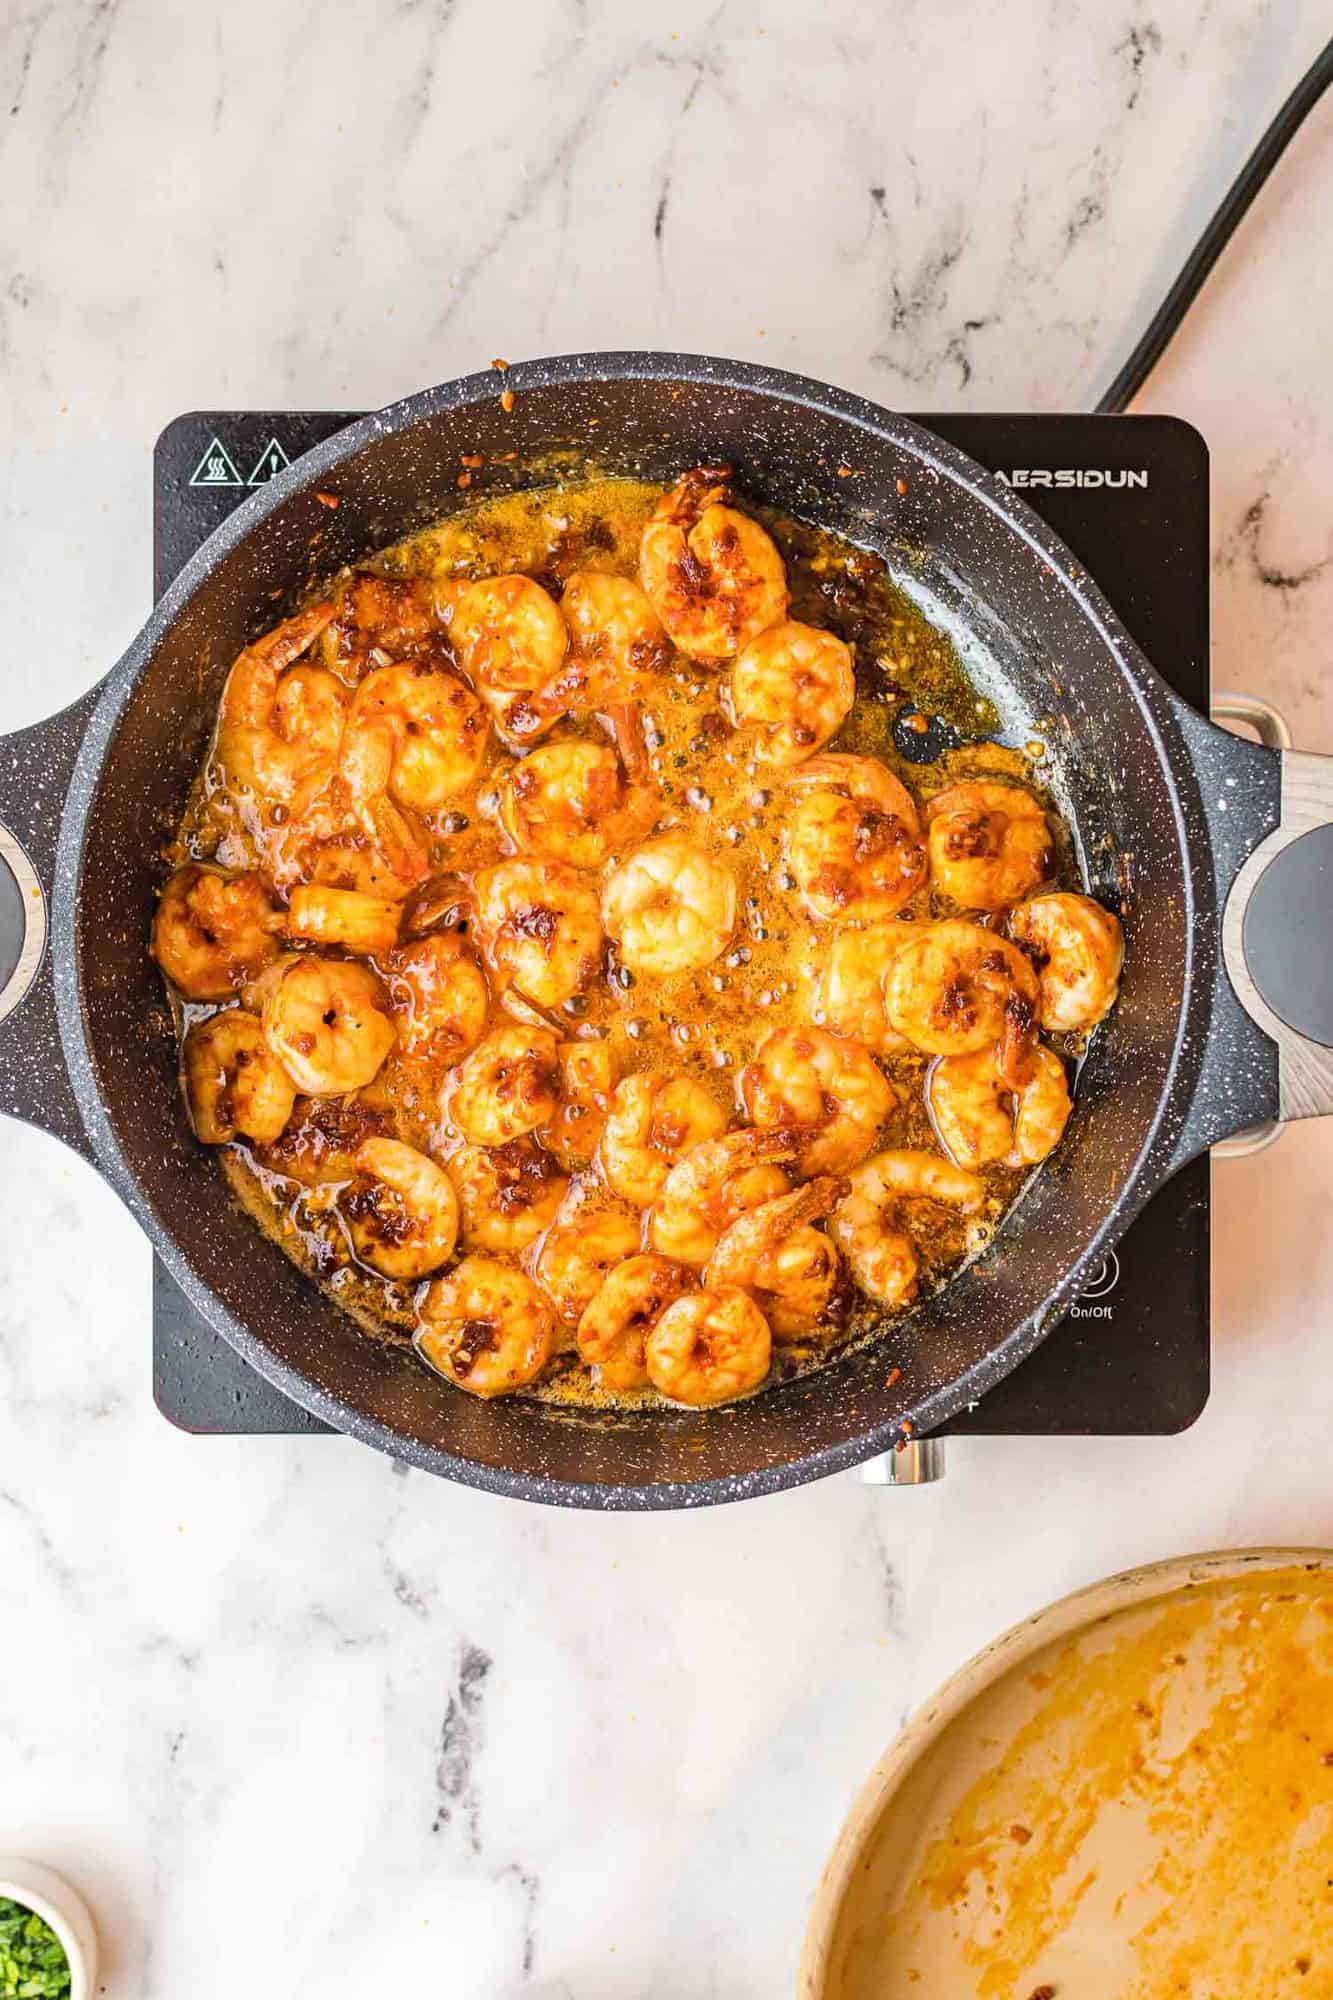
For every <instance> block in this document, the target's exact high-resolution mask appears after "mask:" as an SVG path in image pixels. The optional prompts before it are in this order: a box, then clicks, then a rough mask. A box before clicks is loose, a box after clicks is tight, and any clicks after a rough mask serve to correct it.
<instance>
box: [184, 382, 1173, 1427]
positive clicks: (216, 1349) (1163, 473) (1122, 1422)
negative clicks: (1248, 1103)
mask: <svg viewBox="0 0 1333 2000" xmlns="http://www.w3.org/2000/svg"><path fill="white" fill-rule="evenodd" d="M354 414H356V413H355V412H350V411H297V412H292V411H285V412H274V411H242V412H237V411H221V410H210V411H195V412H192V413H191V414H190V415H188V416H183V417H178V418H177V419H176V421H175V422H174V423H172V424H170V425H168V427H167V429H166V430H165V431H164V432H163V433H162V435H161V437H160V438H159V440H158V443H157V449H156V452H155V455H154V496H153V531H154V534H153V540H154V583H155V588H156V593H157V595H158V596H161V594H162V592H163V591H164V590H165V589H166V587H167V585H168V584H169V583H170V582H171V580H172V578H173V577H174V576H175V575H176V574H177V572H178V571H179V570H180V569H181V567H182V566H183V564H184V563H185V562H186V561H187V560H188V558H189V557H190V556H191V555H193V553H194V551H195V550H196V549H197V548H198V547H199V545H200V543H201V542H202V541H204V539H205V538H206V537H207V536H208V535H209V534H210V533H211V532H212V530H213V529H214V528H216V527H217V526H218V524H219V523H220V522H221V521H222V520H223V519H224V518H225V517H226V515H227V514H229V513H230V512H231V509H232V508H233V507H234V506H236V505H237V503H238V502H239V501H241V500H243V499H244V498H245V495H246V492H247V490H248V489H249V488H252V487H255V486H259V485H263V484H264V483H265V482H266V481H268V480H269V479H272V478H273V477H275V475H276V474H277V473H279V472H281V471H283V470H284V468H285V467H286V466H287V465H288V464H290V463H291V461H292V460H293V459H295V458H298V457H299V456H300V454H301V453H302V452H304V451H308V450H309V449H310V448H311V447H312V446H313V445H316V444H318V443H320V442H321V441H322V440H323V439H324V438H326V437H328V436H329V435H330V434H331V433H332V432H333V431H336V430H341V429H342V427H343V426H344V425H345V424H347V423H350V422H351V421H352V417H353V415H354ZM917 421H918V422H920V423H921V424H923V425H924V426H925V428H926V429H928V430H933V431H936V432H938V433H939V434H940V435H941V436H943V437H944V438H946V439H948V440H949V441H950V442H951V443H953V444H955V445H958V446H959V447H960V448H961V449H962V450H963V451H966V452H969V453H970V454H971V455H972V457H973V458H975V459H978V460H979V461H980V462H981V463H982V464H983V465H986V466H989V467H990V468H991V469H992V471H994V472H995V473H997V474H998V475H1002V476H1003V477H1004V478H1005V479H1006V480H1007V481H1008V482H1009V483H1010V485H1012V486H1013V487H1015V488H1017V489H1019V490H1021V491H1022V494H1023V497H1024V498H1025V499H1026V500H1027V501H1028V503H1029V504H1030V505H1031V506H1032V507H1033V508H1035V510H1036V511H1037V512H1038V513H1039V514H1041V515H1043V516H1044V517H1045V519H1046V520H1047V521H1048V522H1049V523H1050V525H1051V526H1052V528H1054V529H1055V531H1056V533H1057V534H1058V535H1060V536H1061V537H1062V538H1063V540H1064V541H1065V542H1067V543H1068V545H1069V547H1070V548H1071V549H1072V550H1073V552H1074V554H1075V555H1076V556H1077V557H1078V558H1079V559H1080V560H1081V561H1082V562H1085V563H1086V564H1087V567H1088V569H1089V571H1090V573H1091V574H1092V575H1093V576H1094V577H1096V579H1097V581H1098V583H1099V584H1100V585H1101V587H1102V589H1103V590H1104V591H1105V593H1106V595H1107V597H1108V598H1109V599H1110V601H1111V603H1112V604H1113V605H1114V606H1115V608H1116V610H1117V611H1118V612H1119V614H1120V616H1121V618H1122V619H1123V620H1124V622H1125V624H1126V625H1127V627H1128V628H1129V630H1130V632H1131V633H1132V634H1133V635H1134V637H1135V639H1137V641H1138V643H1139V644H1140V646H1142V648H1143V650H1144V652H1145V653H1146V654H1147V656H1148V658H1149V659H1150V660H1151V661H1152V662H1153V664H1154V666H1156V668H1157V669H1158V671H1159V672H1160V673H1161V674H1163V675H1164V676H1165V678H1166V679H1167V680H1168V681H1170V683H1171V685H1172V686H1173V687H1174V688H1176V689H1177V690H1178V691H1179V693H1180V694H1182V695H1183V696H1184V697H1185V699H1186V700H1187V701H1189V702H1192V703H1193V704H1194V706H1195V707H1196V708H1199V709H1203V710H1206V709H1207V708H1208V705H1209V699H1208V698H1209V679H1208V673H1209V669H1208V648H1209V598H1208V555H1209V551H1208V454H1207V450H1206V448H1205V446H1204V444H1203V441H1202V439H1201V438H1200V437H1199V436H1198V434H1197V433H1196V432H1194V431H1192V430H1191V429H1189V427H1188V426H1187V425H1184V424H1181V423H1177V422H1174V421H1172V420H1169V419H1165V420H1164V419H1155V418H1136V417H1118V416H1069V417H1064V416H928V417H921V418H918V419H917ZM1209 1205H1210V1167H1209V1161H1208V1159H1207V1157H1206V1156H1205V1157H1204V1158H1202V1159H1198V1160H1195V1161H1193V1162H1192V1163H1191V1164H1190V1165H1189V1166H1187V1167H1186V1168H1184V1169H1183V1171H1182V1172H1180V1173H1178V1174H1177V1175H1176V1177H1175V1178H1174V1180H1171V1181H1169V1182H1168V1183H1167V1185H1166V1186H1165V1187H1164V1188H1163V1189H1162V1191H1161V1193H1160V1194H1158V1195H1157V1196H1156V1198H1155V1199H1154V1200H1153V1201H1152V1202H1151V1203H1150V1204H1149V1206H1148V1207H1147V1208H1146V1209H1145V1210H1144V1212H1143V1214H1142V1215H1141V1216H1140V1217H1139V1219H1138V1220H1137V1222H1135V1224H1134V1226H1133V1227H1132V1228H1131V1229H1130V1230H1129V1232H1128V1234H1127V1235H1126V1236H1125V1237H1124V1239H1123V1240H1122V1242H1121V1244H1120V1246H1119V1249H1118V1250H1117V1251H1116V1252H1114V1253H1113V1254H1112V1255H1110V1256H1109V1257H1108V1258H1107V1259H1106V1262H1105V1264H1104V1265H1103V1267H1102V1268H1101V1269H1100V1270H1099V1271H1098V1272H1097V1273H1096V1274H1095V1275H1094V1277H1093V1279H1092V1281H1091V1282H1090V1284H1089V1285H1088V1287H1087V1289H1086V1290H1085V1291H1084V1293H1083V1295H1082V1297H1081V1298H1080V1300H1079V1301H1078V1303H1077V1304H1076V1305H1075V1306H1074V1307H1073V1309H1072V1311H1071V1313H1070V1316H1069V1317H1068V1319H1066V1320H1065V1321H1064V1323H1063V1324H1062V1325H1061V1326H1059V1327H1058V1328H1057V1329H1056V1330H1055V1332H1054V1333H1052V1335H1051V1336H1050V1338H1049V1339H1048V1340H1046V1341H1045V1343H1044V1344H1043V1345H1042V1346H1041V1347H1039V1348H1038V1349H1037V1351H1036V1353H1035V1354H1034V1355H1032V1357H1031V1358H1030V1359H1029V1360H1028V1361H1026V1362H1024V1363H1023V1365H1022V1366H1021V1367H1020V1368H1018V1369H1017V1370H1016V1371H1015V1372H1014V1373H1013V1374H1012V1375H1010V1376H1009V1377H1008V1379H1007V1380H1006V1381H1004V1382H1002V1383H1001V1384H1000V1385H999V1387H998V1388H996V1389H994V1390H992V1391H991V1393H990V1395H988V1396H987V1397H986V1399H985V1401H984V1402H982V1403H980V1404H978V1405H977V1406H976V1407H975V1408H974V1409H972V1410H970V1411H967V1412H965V1413H963V1414H962V1415H960V1416H959V1417H957V1418H955V1419H954V1421H953V1422H952V1423H950V1424H947V1425H945V1426H944V1431H943V1433H942V1434H949V1433H954V1434H957V1433H969V1434H973V1435H990V1436H1003V1435H1039V1434H1058V1433H1072V1434H1081V1435H1107V1436H1115V1435H1118V1434H1120V1435H1131V1434H1139V1435H1148V1434H1162V1435H1166V1434H1169V1433H1172V1432H1175V1431H1179V1430H1183V1429H1184V1428H1185V1427H1186V1426H1187V1425H1189V1424H1191V1423H1192V1422H1193V1421H1194V1419H1195V1418H1196V1417H1197V1416H1198V1415H1199V1413H1200V1411H1201V1410H1202V1408H1203V1406H1204V1403H1205V1401H1206V1400H1207V1396H1208V1381H1209V1358H1210V1318H1209V1313H1210V1298H1209V1290H1210V1288H1209V1234H1210V1221H1209ZM153 1391H154V1396H155V1398H156V1401H157V1405H158V1408H159V1409H160V1410H161V1411H162V1413H163V1415H164V1416H166V1417H168V1418H169V1419H170V1421H171V1422H172V1423H174V1424H177V1425H179V1426H180V1427H181V1428H182V1429H184V1430H188V1431H194V1432H217V1433H223V1432H230V1433H260V1432H305V1431H322V1430H325V1429H327V1426H326V1425H324V1424H321V1423H319V1422H318V1421H317V1420H316V1419H315V1418H313V1417H311V1416H308V1415H307V1414H306V1412H305V1411H304V1410H302V1409H300V1408H299V1407H298V1406H297V1405H296V1404H295V1403H292V1402H290V1401H288V1399H287V1398H286V1397H285V1396H282V1395H280V1394H279V1392H278V1391H277V1390H276V1389H273V1388H271V1387H270V1386H269V1384H268V1383H267V1382H265V1381H264V1380H263V1378H262V1377H261V1376H259V1375H257V1374H255V1373H254V1371H253V1370H252V1369H251V1368H250V1367H248V1366H247V1364H246V1363H245V1362H244V1361H242V1360H241V1359H240V1357H239V1356H238V1355H237V1354H235V1353H234V1352H233V1351H232V1349H231V1348H230V1347H229V1346H228V1345H227V1343H226V1342H225V1341H224V1340H222V1339H221V1338H220V1337H219V1335H217V1334H215V1333H214V1332H213V1331H212V1329H211V1328H210V1327H209V1326H208V1325H207V1324H206V1323H205V1322H204V1321H203V1320H202V1319H201V1318H200V1317H199V1316H198V1315H197V1314H196V1313H195V1311H194V1310H193V1308H192V1307H191V1306H190V1304H189V1303H188V1301H187V1300H186V1298H185V1296H184V1294H183V1293H182V1292H181V1291H180V1290H179V1289H178V1288H177V1286H176V1285H175V1283H174V1281H173V1280H172V1279H171V1277H170V1276H169V1275H168V1273H167V1272H166V1271H165V1270H164V1268H163V1267H162V1265H161V1264H159V1263H156V1262H155V1263H154V1270H153Z"/></svg>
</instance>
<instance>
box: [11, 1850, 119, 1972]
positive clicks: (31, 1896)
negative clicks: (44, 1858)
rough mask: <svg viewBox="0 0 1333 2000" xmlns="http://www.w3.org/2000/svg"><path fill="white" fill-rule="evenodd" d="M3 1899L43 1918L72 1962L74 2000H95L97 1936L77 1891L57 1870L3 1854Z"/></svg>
mask: <svg viewBox="0 0 1333 2000" xmlns="http://www.w3.org/2000/svg"><path fill="white" fill-rule="evenodd" d="M0 1896H8V1897H10V1898H11V1900H12V1901H14V1902H15V1903H22V1904H24V1905H25V1907H26V1908H27V1909H29V1910H32V1911H34V1912H35V1914H36V1915H37V1916H39V1917H43V1918H44V1919H45V1920H46V1922H47V1923H48V1924H50V1926H51V1928H52V1930H53V1931H54V1932H55V1934H56V1936H57V1937H58V1938H59V1939H60V1942H61V1944H62V1945H63V1946H64V1948H65V1956H66V1958H67V1959H68V1960H69V1974H70V2000H92V1996H93V1993H94V1991H95V1989H96V1985H97V1932H96V1930H95V1929H94V1927H93V1920H92V1917H91V1916H90V1914H89V1911H88V1905H87V1904H86V1903H85V1902H84V1900H83V1898H82V1896H81V1895H80V1894H79V1892H78V1890H77V1889H73V1888H71V1887H70V1885H69V1883H68V1882H67V1881H66V1880H65V1878H64V1876H63V1875H57V1874H56V1872H55V1869H54V1868H44V1867H43V1866H42V1864H41V1862H40V1861H24V1860H23V1859H22V1858H21V1856H19V1855H17V1854H0Z"/></svg>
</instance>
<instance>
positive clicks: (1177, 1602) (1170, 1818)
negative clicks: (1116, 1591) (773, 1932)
mask: <svg viewBox="0 0 1333 2000" xmlns="http://www.w3.org/2000/svg"><path fill="white" fill-rule="evenodd" d="M827 1991H828V1994H829V1996H830V2000H832V1996H835V1995H836V2000H870V1996H872V1995H873V1996H875V2000H890V1996H893V2000H898V1996H906V1995H918V1996H922V2000H924V1996H930V2000H943V1996H948V2000H955V1996H958V2000H962V1996H968V2000H973V1996H975V2000H1035V1996H1037V1995H1040V1996H1041V2000H1178V1996H1188V2000H1270V1996H1277V1995H1287V1994H1297V1993H1299V1994H1300V1995H1302V1996H1303V2000H1313V1996H1315V1995H1318V1996H1320V2000H1327V1996H1329V1995H1333V1571H1329V1570H1323V1569H1319V1568H1304V1567H1302V1568H1293V1569H1289V1570H1278V1571H1272V1570H1270V1571H1266V1572H1263V1573H1259V1574H1255V1575H1253V1576H1249V1577H1242V1578H1238V1579H1225V1580H1219V1581H1216V1582H1211V1583H1207V1584H1203V1585H1200V1586H1198V1587H1195V1588H1192V1589H1188V1590H1185V1591H1182V1592H1179V1593H1176V1594H1173V1595H1172V1596H1171V1597H1170V1598H1169V1599H1168V1600H1166V1601H1165V1602H1163V1601H1158V1602H1156V1603H1152V1604H1148V1605H1145V1606H1141V1607H1136V1608H1134V1609H1132V1610H1128V1611H1125V1612H1116V1613H1113V1614H1112V1615H1111V1616H1110V1617H1108V1618H1106V1619H1104V1620H1103V1621H1101V1622H1100V1623H1099V1624H1097V1625H1094V1626H1092V1627H1087V1628H1084V1629H1083V1630H1082V1631H1081V1632H1080V1633H1079V1634H1077V1635H1076V1636H1075V1637H1074V1638H1072V1639H1065V1640H1061V1641H1060V1642H1058V1643H1056V1644H1054V1645H1052V1646H1049V1647H1047V1648H1045V1649H1044V1650H1043V1651H1042V1652H1040V1653H1038V1654H1037V1655H1035V1656H1034V1657H1033V1658H1031V1659H1029V1660H1027V1661H1024V1662H1023V1663H1022V1664H1021V1665H1020V1666H1017V1667H1015V1668H1012V1669H1011V1670H1010V1671H1009V1672H1008V1673H1007V1674H1006V1675H1004V1676H1003V1677H1002V1678H1001V1679H1000V1680H999V1681H997V1682H996V1683H994V1684H993V1685H992V1686H991V1687H990V1688H988V1689H986V1690H985V1691H984V1692H983V1694H982V1695H981V1696H980V1697H979V1698H978V1699H977V1700H976V1701H975V1702H973V1703H972V1704H971V1705H970V1707H969V1708H968V1709H967V1710H966V1711H965V1712H964V1713H963V1714H962V1715H961V1716H960V1717H959V1718H958V1719H957V1720H956V1721H955V1722H954V1723H952V1724H951V1725H950V1726H949V1727H948V1728H947V1729H946V1730H945V1731H944V1732H943V1734H942V1735H941V1737H940V1738H939V1739H938V1740H937V1741H936V1743H934V1744H933V1745H932V1746H931V1747H930V1749H929V1750H928V1752H927V1753H926V1755H925V1756H924V1757H923V1758H922V1759H921V1760H920V1761H919V1762H918V1764H917V1765H916V1766H915V1767H914V1768H913V1769H912V1771H911V1773H910V1775H909V1777H908V1779H907V1780H906V1782H905V1783H904V1784H903V1785H902V1787H901V1788H900V1789H899V1790H898V1791H897V1792H896V1793H895V1794H894V1796H893V1799H892V1801H891V1804H890V1806H889V1808H888V1810H887V1811H886V1813H885V1816H884V1819H883V1820H882V1822H881V1824H880V1826H879V1827H878V1828H877V1830H876V1832H875V1834H874V1835H873V1836H872V1841H871V1845H870V1848H869V1850H868V1852H867V1855H866V1857H865V1860H864V1865H863V1868H862V1869H861V1870H858V1874H857V1877H856V1878H855V1881H854V1884H853V1887H852V1888H851V1889H850V1890H849V1893H848V1901H847V1904H846V1905H845V1906H844V1910H843V1913H842V1917H841V1919H840V1924H839V1934H838V1938H837V1942H836V1944H835V1949H834V1954H833V1976H832V1977H831V1979H830V1982H829V1985H828V1988H827Z"/></svg>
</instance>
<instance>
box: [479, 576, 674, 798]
mask: <svg viewBox="0 0 1333 2000" xmlns="http://www.w3.org/2000/svg"><path fill="white" fill-rule="evenodd" d="M560 611H561V615H562V616H563V618H564V620H565V624H566V626H567V628H568V631H569V641H570V644H569V655H568V657H567V659H566V660H565V663H564V664H563V666H561V667H560V668H559V670H558V671H557V672H556V673H555V674H554V675H553V676H552V678H551V679H550V680H549V681H547V682H546V683H545V685H544V686H542V687H540V688H537V689H535V690H534V691H533V692H532V693H531V694H530V695H525V696H523V697H522V698H521V699H520V700H519V701H517V702H515V703H514V704H513V705H512V706H511V707H510V709H509V710H508V712H507V714H506V716H505V727H506V730H507V733H508V734H509V736H510V737H511V739H513V740H514V741H517V742H529V741H531V740H532V739H533V738H534V737H536V736H539V735H541V733H542V731H543V730H545V729H548V728H549V727H550V725H551V724H552V723H553V722H555V721H557V720H558V719H559V718H560V717H561V716H563V715H570V714H573V713H576V712H578V711H580V710H592V711H594V712H595V713H597V714H599V715H602V716H604V717H605V718H606V720H607V722H609V724H610V725H611V732H612V735H613V736H614V738H615V741H616V746H617V748H618V749H619V751H620V754H621V756H622V757H623V759H624V761H625V766H626V769H627V770H629V771H631V772H632V774H633V775H634V776H635V777H636V778H639V777H642V775H643V772H644V768H645V763H646V759H645V756H644V745H643V733H642V722H641V704H642V702H643V699H644V696H645V694H646V692H647V689H648V686H649V683H650V681H651V679H652V677H653V676H654V675H656V674H658V673H660V672H661V671H662V670H663V669H664V668H665V667H666V665H667V663H668V661H669V660H670V658H671V643H670V641H669V640H668V638H667V636H666V633H665V632H664V631H663V630H662V627H661V624H660V623H659V621H658V617H657V613H656V612H655V611H654V610H653V607H652V605H651V604H650V603H649V601H648V599H647V597H645V595H644V593H643V591H642V590H640V588H639V586H638V584H637V583H635V582H634V581H633V580H632V579H631V578H630V577H627V576H611V575H609V574H605V573H604V572H602V571H601V570H587V569H585V570H575V571H574V572H573V574H572V575H571V576H569V577H568V578H567V579H566V582H565V588H564V593H563V595H562V597H561V599H560Z"/></svg>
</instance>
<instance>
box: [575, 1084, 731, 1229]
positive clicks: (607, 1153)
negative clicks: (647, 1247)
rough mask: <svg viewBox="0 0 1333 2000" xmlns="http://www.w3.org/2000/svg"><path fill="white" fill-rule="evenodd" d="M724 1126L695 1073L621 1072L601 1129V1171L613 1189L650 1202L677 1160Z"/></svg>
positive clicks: (637, 1201) (638, 1202)
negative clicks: (687, 1074) (623, 1075)
mask: <svg viewBox="0 0 1333 2000" xmlns="http://www.w3.org/2000/svg"><path fill="white" fill-rule="evenodd" d="M726 1126H727V1116H726V1113H725V1112H724V1111H723V1109H722V1107H721V1105H719V1104H718V1102H717V1100H716V1099H715V1098H713V1097H711V1096H710V1095H709V1093H708V1091H707V1090H706V1089H705V1088H704V1086H703V1084H701V1083H696V1082H695V1080H694V1079H693V1077H688V1076H673V1077H665V1076H646V1075H642V1074H640V1075H637V1076H627V1077H624V1078H623V1079H622V1080H621V1082H619V1083H618V1084H617V1085H616V1088H615V1092H614V1094H613V1096H612V1098H611V1108H610V1111H609V1112H608V1114H607V1119H606V1124H605V1126H604V1128H603V1131H602V1144H601V1149H600V1152H599V1154H598V1158H599V1160H600V1162H601V1168H602V1174H603V1176H604V1178H605V1179H606V1182H607V1184H608V1186H609V1187H610V1188H611V1189H612V1191H613V1192H614V1193H615V1194H618V1195H621V1196H622V1197H623V1198H624V1199H625V1200H626V1201H629V1202H633V1204H634V1206H635V1207H636V1208H648V1207H650V1206H651V1204H652V1203H653V1202H655V1201H656V1200H657V1197H658V1196H659V1195H660V1194H661V1192H662V1188H663V1186H664V1185H665V1182H666V1177H667V1174H668V1173H669V1171H670V1169H671V1168H672V1166H674V1164H675V1163H676V1161H677V1160H679V1159H680V1158H681V1157H682V1155H683V1154H685V1153H687V1152H688V1151H689V1150H690V1148H691V1147H692V1146H697V1145H698V1144H699V1143H700V1142H701V1141H702V1140H704V1139H716V1138H717V1136H718V1135H719V1133H721V1132H724V1131H725V1130H726Z"/></svg>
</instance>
